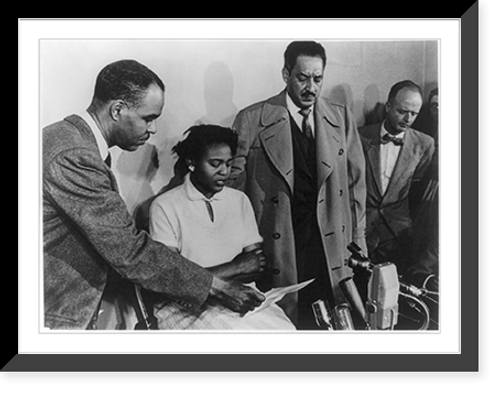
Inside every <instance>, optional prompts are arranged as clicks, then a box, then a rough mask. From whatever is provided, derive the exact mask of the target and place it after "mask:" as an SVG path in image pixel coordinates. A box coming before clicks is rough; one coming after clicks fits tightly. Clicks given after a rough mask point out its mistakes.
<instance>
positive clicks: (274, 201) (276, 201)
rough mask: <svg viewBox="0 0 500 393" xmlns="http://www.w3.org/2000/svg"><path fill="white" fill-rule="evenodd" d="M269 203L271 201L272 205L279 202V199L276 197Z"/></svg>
mask: <svg viewBox="0 0 500 393" xmlns="http://www.w3.org/2000/svg"><path fill="white" fill-rule="evenodd" d="M271 201H272V202H273V203H278V202H279V201H280V200H279V198H278V197H274V198H273V199H271Z"/></svg>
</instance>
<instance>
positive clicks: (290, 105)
mask: <svg viewBox="0 0 500 393" xmlns="http://www.w3.org/2000/svg"><path fill="white" fill-rule="evenodd" d="M286 107H287V108H288V111H289V112H290V114H291V115H292V117H293V120H295V122H296V123H297V125H298V126H299V128H300V127H301V125H302V115H301V114H300V113H299V111H300V110H301V108H299V107H298V106H297V105H295V103H294V102H293V101H292V99H291V98H290V96H289V95H288V93H286ZM310 109H311V113H313V112H314V105H313V106H311V107H310ZM309 123H310V124H311V127H312V128H313V131H314V116H310V117H309Z"/></svg>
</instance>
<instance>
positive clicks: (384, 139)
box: [380, 134, 403, 146]
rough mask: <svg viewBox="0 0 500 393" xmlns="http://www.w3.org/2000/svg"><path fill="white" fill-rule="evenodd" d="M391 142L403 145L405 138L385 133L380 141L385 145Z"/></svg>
mask: <svg viewBox="0 0 500 393" xmlns="http://www.w3.org/2000/svg"><path fill="white" fill-rule="evenodd" d="M389 142H392V143H394V144H395V145H396V146H403V138H398V137H396V136H392V135H391V134H385V135H384V136H383V137H382V139H381V140H380V143H382V144H383V145H386V144H387V143H389Z"/></svg>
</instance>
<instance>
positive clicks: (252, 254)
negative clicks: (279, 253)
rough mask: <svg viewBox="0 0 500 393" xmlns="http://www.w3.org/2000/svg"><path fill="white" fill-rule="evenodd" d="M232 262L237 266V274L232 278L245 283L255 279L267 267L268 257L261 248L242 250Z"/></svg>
mask: <svg viewBox="0 0 500 393" xmlns="http://www.w3.org/2000/svg"><path fill="white" fill-rule="evenodd" d="M231 263H232V264H233V265H234V268H235V274H234V275H233V276H232V277H231V278H232V279H233V280H237V281H239V282H245V283H246V282H252V281H255V280H256V279H257V278H258V277H259V276H260V275H261V274H262V273H263V272H264V270H265V268H266V258H265V256H264V253H263V252H262V249H260V248H258V249H255V250H252V251H248V252H242V253H241V254H239V255H237V256H236V257H235V258H234V259H233V261H232V262H231Z"/></svg>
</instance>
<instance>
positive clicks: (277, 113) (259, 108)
mask: <svg viewBox="0 0 500 393" xmlns="http://www.w3.org/2000/svg"><path fill="white" fill-rule="evenodd" d="M285 94H286V92H285V91H283V92H281V93H280V94H279V95H277V96H274V97H271V98H269V99H267V100H265V101H262V102H259V103H256V104H253V105H250V106H249V107H247V108H245V109H243V110H241V111H240V112H239V113H238V115H237V116H236V118H235V122H234V125H233V127H234V129H235V130H236V131H237V133H238V135H239V141H238V149H237V154H236V157H235V160H234V162H233V170H232V179H233V180H234V183H233V187H236V188H239V189H241V190H243V191H244V192H246V193H247V195H248V196H249V197H250V200H251V202H252V205H253V208H254V210H255V214H256V218H257V223H258V226H259V230H260V233H261V235H262V237H263V238H264V245H263V247H264V252H265V255H266V258H267V261H268V263H269V264H270V265H272V266H273V267H275V268H278V269H279V270H280V273H279V274H278V275H275V276H272V279H271V280H270V282H268V283H267V286H286V285H291V284H295V283H297V266H296V259H295V241H294V233H293V226H292V216H291V204H292V195H293V190H294V165H293V162H294V160H293V147H292V144H293V142H292V133H291V122H292V121H293V120H292V119H291V117H290V114H289V112H288V110H287V107H286V96H285ZM314 119H315V141H316V152H317V178H318V188H317V189H318V196H317V202H316V212H317V218H318V223H319V229H320V233H321V238H322V244H323V248H324V253H325V256H326V260H327V265H328V270H329V272H330V280H331V283H332V288H334V291H335V287H336V286H337V285H338V282H339V281H340V280H341V279H343V278H346V277H349V276H350V275H351V273H352V272H351V269H350V268H348V267H347V259H348V257H349V256H350V253H349V252H348V251H347V245H348V244H349V243H350V242H351V241H355V242H357V243H358V244H359V245H360V246H361V247H362V248H363V249H365V247H366V246H365V200H366V185H365V161H364V156H363V151H362V147H361V142H360V138H359V135H358V131H357V128H356V125H355V123H354V120H353V118H352V115H351V113H350V111H349V110H348V109H347V108H346V107H345V106H343V105H338V104H335V103H333V102H331V101H330V100H327V99H325V98H319V99H318V101H317V103H316V104H315V109H314ZM261 285H262V286H266V284H265V283H261ZM297 299H298V298H297V294H291V295H288V296H287V297H285V299H284V301H283V302H282V303H281V305H282V306H283V308H284V309H285V311H286V312H287V314H288V315H289V316H290V318H292V320H295V318H296V307H297Z"/></svg>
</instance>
